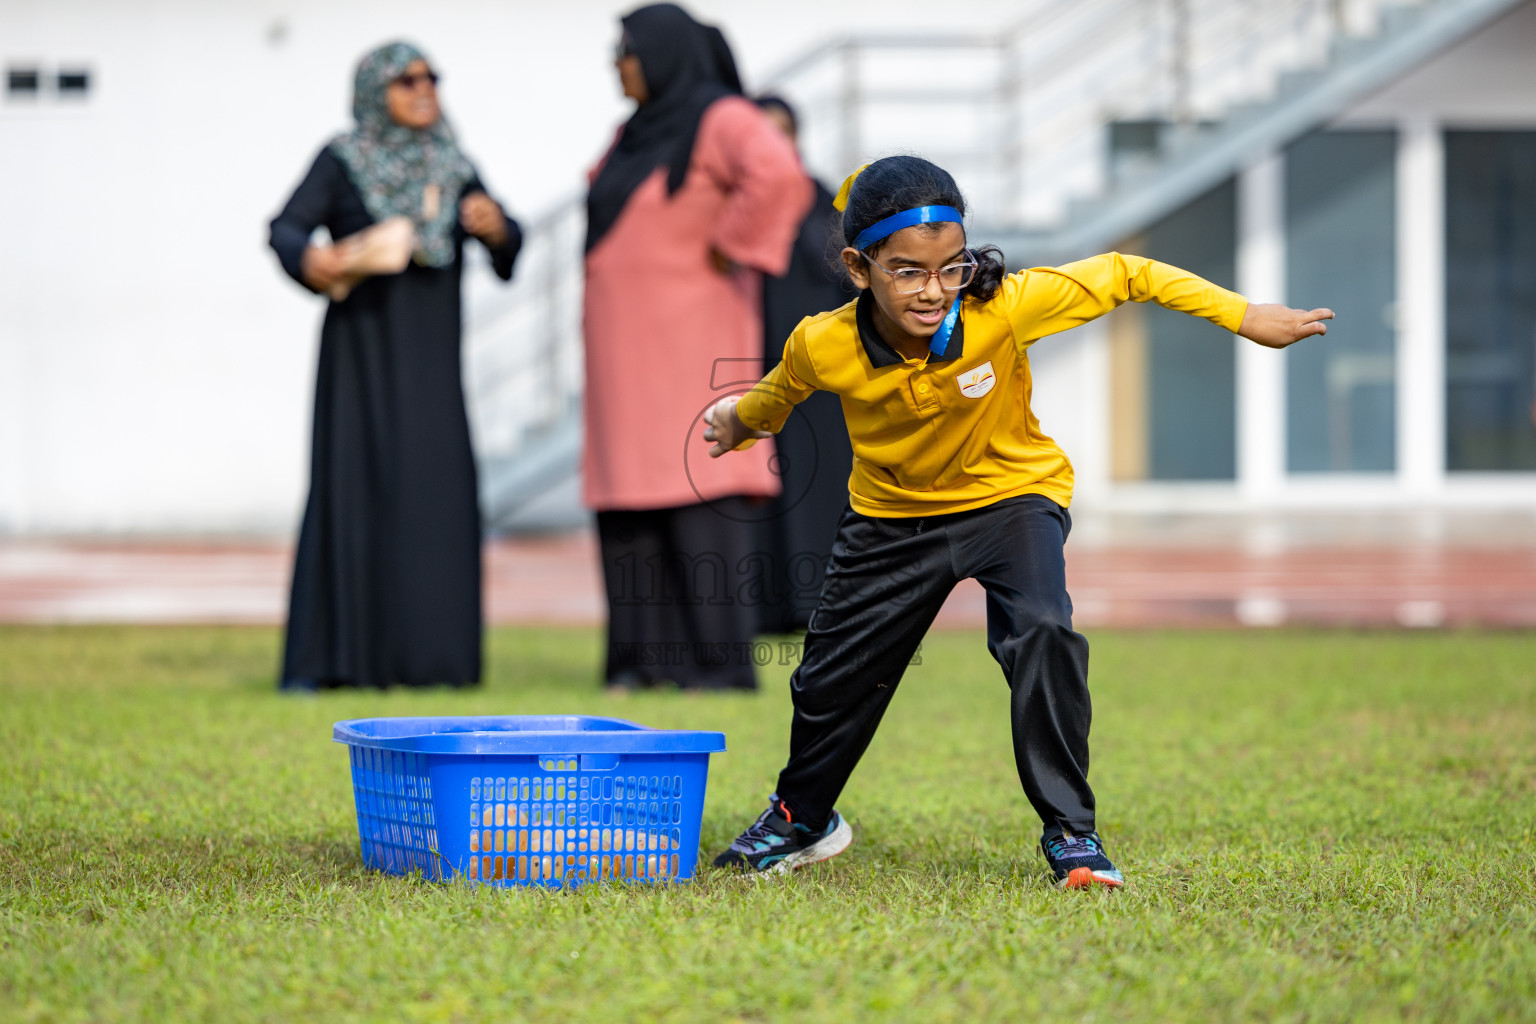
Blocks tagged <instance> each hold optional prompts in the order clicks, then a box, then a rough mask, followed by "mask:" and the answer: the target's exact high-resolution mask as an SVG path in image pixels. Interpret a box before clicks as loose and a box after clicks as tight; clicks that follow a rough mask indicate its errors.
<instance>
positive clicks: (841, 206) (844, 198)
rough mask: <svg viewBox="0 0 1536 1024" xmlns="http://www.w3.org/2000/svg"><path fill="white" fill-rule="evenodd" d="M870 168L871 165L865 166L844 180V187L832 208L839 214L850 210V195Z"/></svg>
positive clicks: (833, 202) (838, 191)
mask: <svg viewBox="0 0 1536 1024" xmlns="http://www.w3.org/2000/svg"><path fill="white" fill-rule="evenodd" d="M868 168H869V164H865V165H864V166H863V167H860V168H859V169H858V170H856V171H854V172H853V173H852V174H850V175H848V177H846V178H844V179H843V187H842V188H840V189H838V190H837V198H835V199H833V200H832V208H833V209H835V210H836V211H837V212H838V213H842V212H843V211H844V210H846V209H848V193H850V192H852V191H853V183H854V182H856V181H858V180H859V175H861V174H863V173H864V172H865V170H867V169H868Z"/></svg>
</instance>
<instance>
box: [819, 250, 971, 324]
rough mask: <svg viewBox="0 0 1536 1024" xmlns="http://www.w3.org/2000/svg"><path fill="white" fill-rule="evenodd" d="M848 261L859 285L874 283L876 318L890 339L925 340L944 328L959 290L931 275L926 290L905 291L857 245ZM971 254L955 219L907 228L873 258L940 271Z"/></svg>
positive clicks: (897, 265)
mask: <svg viewBox="0 0 1536 1024" xmlns="http://www.w3.org/2000/svg"><path fill="white" fill-rule="evenodd" d="M842 255H843V265H844V266H846V267H847V268H848V276H849V277H851V278H852V279H853V283H854V284H855V285H856V286H857V287H859V288H868V289H869V290H870V293H871V295H872V296H873V298H874V300H875V323H876V325H877V326H878V327H879V328H880V333H881V334H884V335H886V336H887V339H886V340H888V341H891V342H900V341H907V340H911V341H917V340H921V341H923V342H924V343H926V342H927V339H929V338H932V337H933V335H934V334H935V333H936V332H937V331H938V329H939V325H940V324H941V323H943V322H944V316H945V314H947V313H948V312H949V307H950V306H951V305H953V304H954V301H955V297H956V296H957V295H959V294H960V293H959V292H949V291H945V290H944V289H943V288H942V287H940V286H939V279H938V277H937V276H936V275H934V274H930V275H929V276H928V280H927V281H926V282H925V283H924V284H923V287H922V290H921V291H916V292H911V293H908V294H902V293H900V292H898V291H897V290H896V286H895V284H894V282H893V281H892V280H891V275H890V274H888V273H886V272H885V271H884V270H882V269H881V268H880V267H878V266H875V265H874V264H872V263H871V262H870V261H869V259H866V258H865V257H864V255H863V254H862V253H860V252H859V251H858V250H857V249H854V248H851V247H850V248H847V249H844V250H843V253H842ZM965 258H966V255H965V228H963V227H961V226H960V225H959V224H956V223H954V222H953V221H944V222H942V223H939V224H920V225H915V226H913V227H910V228H902V229H901V230H900V231H898V232H896V233H895V234H894V235H892V236H891V237H890V238H889V239H887V240H886V243H885V245H884V246H882V247H881V248H880V250H879V252H878V253H877V254H876V255H874V256H873V257H871V259H874V260H878V261H879V262H880V263H881V264H882V265H883V266H885V267H888V268H889V269H891V270H900V269H902V268H903V267H917V268H918V269H920V270H935V271H936V270H939V269H940V268H942V267H947V266H949V265H950V264H951V263H958V262H961V261H963V260H964V259H965Z"/></svg>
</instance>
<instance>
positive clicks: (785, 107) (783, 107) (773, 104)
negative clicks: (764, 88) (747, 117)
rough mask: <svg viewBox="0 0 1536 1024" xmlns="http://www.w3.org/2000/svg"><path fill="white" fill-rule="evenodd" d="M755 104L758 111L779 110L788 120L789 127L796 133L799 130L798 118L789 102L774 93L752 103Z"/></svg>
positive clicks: (760, 97)
mask: <svg viewBox="0 0 1536 1024" xmlns="http://www.w3.org/2000/svg"><path fill="white" fill-rule="evenodd" d="M752 102H753V103H756V104H757V109H759V110H780V111H783V112H784V116H785V117H787V118H789V126H790V127H791V128H793V129H794V130H795V131H796V132H798V131H799V130H800V117H799V115H797V114H796V113H795V108H794V107H792V106H790V105H789V100H786V99H785V98H784V97H782V96H780V95H778V94H776V93H771V92H770V93H767V94H765V95H763V96H759V97H757V99H755V100H753V101H752Z"/></svg>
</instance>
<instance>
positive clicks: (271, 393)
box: [0, 0, 1018, 532]
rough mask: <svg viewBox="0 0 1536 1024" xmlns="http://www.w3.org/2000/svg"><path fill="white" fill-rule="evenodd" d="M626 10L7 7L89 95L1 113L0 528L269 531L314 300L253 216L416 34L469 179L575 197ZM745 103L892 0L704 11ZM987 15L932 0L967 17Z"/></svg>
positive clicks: (1001, 5) (300, 431)
mask: <svg viewBox="0 0 1536 1024" xmlns="http://www.w3.org/2000/svg"><path fill="white" fill-rule="evenodd" d="M635 6H639V4H638V2H628V3H612V2H579V0H578V2H565V3H560V4H534V3H530V2H522V0H519V2H510V0H498V2H489V0H439V2H436V3H432V4H420V3H404V2H400V0H373V2H364V0H330V2H323V3H310V4H304V5H300V4H297V3H292V2H277V0H221V2H219V3H216V4H214V3H198V2H194V0H138V2H123V0H51V2H49V3H20V2H7V3H4V4H0V63H3V64H6V65H8V66H10V65H18V64H28V63H32V62H36V63H39V64H41V66H42V67H43V68H44V70H45V71H47V70H53V69H56V68H57V67H58V66H59V65H60V64H68V65H76V66H85V67H88V68H90V69H91V72H92V89H91V95H90V97H89V98H88V99H87V100H85V101H84V102H81V103H73V104H67V103H63V102H60V101H57V100H52V99H48V98H46V97H45V98H44V99H43V100H41V101H39V102H37V103H24V102H6V100H5V97H4V96H0V195H3V196H4V199H3V201H0V240H3V244H0V532H11V531H24V532H26V531H30V532H65V531H200V532H227V531H259V532H273V531H275V532H287V531H289V530H291V529H292V528H293V526H294V525H295V524H296V522H297V517H298V513H299V506H300V502H301V501H302V496H303V495H302V491H303V487H304V484H305V479H306V474H307V464H308V451H307V437H308V422H309V405H310V397H311V396H310V388H311V381H312V378H313V364H314V356H315V347H316V340H317V337H318V329H319V321H320V317H321V314H322V312H323V304H322V303H321V302H320V301H319V300H318V299H316V298H314V297H313V296H310V295H308V294H307V293H305V292H303V291H302V290H301V289H299V288H298V287H297V286H296V285H295V284H294V283H293V282H291V281H289V280H288V279H287V277H286V276H284V275H283V274H282V273H281V271H280V270H279V268H278V266H277V262H276V259H275V257H274V256H273V254H272V253H271V251H270V250H269V249H268V248H267V246H266V230H267V228H266V226H267V222H268V220H269V219H270V218H271V217H272V215H273V214H274V213H276V211H277V210H278V208H279V207H280V206H281V204H282V202H283V201H284V199H285V198H286V197H287V195H288V193H289V191H290V190H291V189H292V188H293V186H294V185H295V184H297V182H298V180H299V178H300V177H301V176H302V174H303V172H304V171H305V169H306V168H307V167H308V165H309V162H310V161H311V160H312V159H313V157H314V155H315V153H316V152H317V151H318V150H319V149H320V147H321V146H322V145H323V144H324V142H325V141H326V140H327V139H328V138H329V137H331V136H332V135H334V134H335V133H336V132H338V131H340V130H344V129H345V128H346V127H347V125H348V123H349V121H350V115H349V111H350V99H351V75H352V69H353V66H354V65H355V62H356V60H357V58H358V57H359V56H360V55H361V54H362V53H363V52H364V51H366V50H367V49H369V48H370V47H372V46H374V45H376V44H377V43H380V42H383V41H385V40H387V39H391V38H399V37H405V38H409V39H412V40H414V41H416V42H418V43H419V44H420V45H421V46H422V47H423V48H424V49H426V50H427V51H428V53H429V54H431V56H432V57H433V59H434V61H435V62H436V64H437V65H438V66H439V67H440V68H441V70H442V71H443V73H444V76H445V77H444V81H443V85H442V95H443V100H444V105H445V108H446V110H447V111H448V113H449V115H450V117H451V118H452V119H453V121H454V123H455V125H456V126H457V128H458V130H459V133H460V136H461V139H462V141H463V143H464V145H465V148H466V150H467V151H468V152H469V153H470V154H471V155H472V156H473V157H474V158H475V160H476V162H477V164H478V165H479V168H480V170H481V172H482V174H483V175H484V177H485V179H486V181H487V183H488V185H489V186H490V187H491V188H492V189H493V190H494V191H495V192H496V193H497V194H498V195H499V196H500V197H502V198H503V199H504V200H505V201H506V202H507V203H508V204H509V206H510V207H511V209H512V210H513V211H514V212H515V213H517V214H519V215H521V216H524V217H527V216H529V215H536V214H537V213H538V212H539V211H541V210H543V209H545V208H547V207H549V206H550V205H551V204H553V203H554V202H555V201H557V200H558V199H560V198H562V197H564V196H567V195H570V194H572V193H574V192H576V191H578V190H579V189H580V188H581V186H582V183H583V181H584V178H583V174H584V171H585V169H586V168H587V167H588V166H589V165H590V163H591V162H592V161H593V160H594V159H595V158H596V157H597V156H598V155H599V154H600V152H601V151H602V149H603V148H604V147H605V146H606V144H607V142H608V140H610V139H611V138H612V134H613V131H614V129H615V127H616V126H617V124H618V123H619V122H620V121H621V120H622V119H623V118H624V117H625V116H626V115H627V109H628V105H627V104H626V103H625V101H623V100H622V99H621V98H620V96H619V95H618V90H617V86H616V83H615V81H614V73H613V69H612V64H611V58H610V54H611V52H612V46H613V43H614V42H615V41H616V39H617V35H618V29H617V22H616V18H617V15H618V14H619V13H621V12H622V11H624V10H628V9H631V8H633V7H635ZM689 6H690V8H691V9H692V10H693V11H694V12H695V14H696V15H698V16H699V17H700V18H702V19H704V20H708V21H714V22H716V23H719V24H721V25H722V26H723V27H724V29H725V31H726V33H727V35H728V37H729V38H730V39H731V41H732V43H733V45H734V46H735V49H736V53H737V57H738V60H739V62H740V63H741V65H742V70H743V74H744V77H745V78H746V79H747V84H748V86H749V88H750V87H751V85H752V84H753V83H754V82H757V81H761V79H762V77H763V76H764V75H766V74H767V73H769V72H771V71H772V69H773V68H774V67H776V66H778V65H780V64H781V63H783V62H785V61H787V60H788V59H789V58H790V57H792V56H794V55H795V54H798V53H800V52H801V51H803V50H805V49H807V48H809V47H810V46H812V45H814V44H816V43H818V42H820V41H822V40H824V39H826V38H828V37H829V36H834V35H837V34H840V33H843V32H846V31H848V30H850V29H852V28H855V27H868V26H870V25H881V24H886V23H887V22H888V19H889V16H890V10H891V8H890V6H889V4H886V3H877V2H871V0H854V2H845V3H839V4H835V5H828V4H824V3H816V2H810V0H779V2H776V3H773V4H747V3H741V2H736V3H731V2H724V0H697V2H692V3H690V4H689ZM1017 6H1018V5H1017V4H1016V3H1010V2H1005V0H990V2H989V0H964V2H959V3H956V4H952V5H950V6H949V7H948V8H946V10H947V12H948V14H949V15H950V16H952V17H953V18H955V19H958V20H959V21H963V22H965V23H967V24H971V25H985V24H987V23H989V22H990V21H991V20H994V19H996V18H999V17H1001V16H1003V15H1004V14H1005V13H1006V12H1009V11H1012V10H1014V9H1015V8H1016V7H1017Z"/></svg>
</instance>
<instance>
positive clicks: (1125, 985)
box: [0, 628, 1536, 1024]
mask: <svg viewBox="0 0 1536 1024" xmlns="http://www.w3.org/2000/svg"><path fill="white" fill-rule="evenodd" d="M1091 640H1092V642H1093V645H1094V650H1093V686H1094V693H1095V703H1096V711H1097V715H1096V719H1095V722H1094V768H1093V775H1092V778H1093V781H1094V783H1095V787H1096V789H1097V791H1098V794H1099V800H1100V813H1101V817H1100V828H1101V831H1102V832H1103V834H1104V836H1105V838H1106V841H1107V842H1108V843H1109V848H1110V852H1111V854H1112V855H1114V856H1115V857H1116V859H1117V860H1118V862H1119V864H1120V866H1121V867H1122V868H1123V869H1124V870H1125V873H1126V877H1127V879H1128V880H1129V884H1128V885H1127V887H1126V888H1125V889H1124V890H1122V891H1120V892H1114V893H1106V892H1092V893H1061V892H1057V891H1055V890H1054V889H1052V888H1051V887H1050V886H1049V885H1048V884H1047V881H1046V876H1045V872H1044V861H1043V860H1042V859H1041V857H1040V855H1039V852H1038V850H1037V848H1036V846H1035V839H1036V837H1037V835H1038V825H1037V823H1035V822H1033V821H1032V820H1031V818H1032V815H1031V814H1030V812H1029V810H1028V807H1027V805H1026V803H1025V802H1024V800H1023V797H1022V795H1021V794H1020V792H1019V788H1018V782H1017V778H1016V776H1015V775H1014V770H1013V764H1012V755H1011V751H1010V747H1009V743H1008V734H1007V730H1008V725H1007V701H1006V690H1005V687H1004V684H1003V682H1002V680H1001V675H1000V673H999V672H998V671H997V669H996V668H995V666H993V665H992V663H991V662H990V661H989V660H988V657H987V654H986V651H985V646H984V644H983V643H982V641H981V640H980V638H979V637H977V636H975V635H972V634H969V633H950V634H936V635H934V636H932V637H930V638H929V641H928V643H927V644H926V645H925V647H924V650H923V660H922V664H921V666H918V667H915V668H913V669H912V670H911V671H910V672H909V674H908V676H907V679H906V681H905V682H904V684H903V692H902V693H901V694H900V695H899V696H898V697H897V699H896V701H895V703H894V705H893V708H892V711H891V713H890V715H889V716H888V717H887V719H886V722H885V725H884V727H883V728H882V731H881V733H880V735H879V737H878V738H877V739H876V741H875V744H874V747H873V748H872V749H871V751H870V753H869V755H868V757H867V758H866V759H865V762H864V764H863V765H862V766H861V767H860V770H859V772H858V773H857V774H856V775H855V777H854V781H853V783H852V785H851V786H850V787H849V789H848V791H847V792H846V793H845V794H844V797H843V799H842V801H841V809H842V810H843V812H844V814H845V815H846V816H847V817H848V818H849V819H850V820H851V821H852V822H853V824H854V829H855V844H854V847H853V849H852V850H851V851H849V853H848V854H846V855H844V856H843V857H840V858H838V859H837V860H835V861H832V862H829V863H827V864H825V865H820V866H818V867H815V868H812V869H809V870H807V871H803V872H801V873H799V874H797V875H795V876H793V877H792V878H788V879H777V880H767V881H763V882H754V881H752V880H748V879H741V878H737V877H732V876H728V875H724V874H722V873H718V872H714V871H712V870H707V869H706V870H701V872H700V874H699V877H698V878H697V879H696V880H695V881H694V882H693V883H691V884H689V885H685V886H673V887H667V888H645V887H637V888H633V889H627V888H624V887H622V886H618V885H609V886H603V887H589V888H586V889H583V890H579V891H576V892H539V891H521V890H513V891H491V890H481V889H472V888H467V887H463V886H440V885H434V884H428V883H423V882H419V881H414V880H409V879H401V878H393V877H385V876H382V875H378V874H372V873H369V872H366V871H364V870H363V869H362V866H361V862H360V859H359V854H358V845H357V832H356V823H355V819H354V817H353V807H352V800H351V791H350V785H349V780H348V775H347V768H346V752H345V750H344V748H342V747H340V746H337V745H334V744H332V743H330V742H329V737H330V726H331V723H332V722H333V721H335V720H337V719H340V718H348V717H358V716H364V715H408V714H471V713H513V714H516V713H536V712H561V713H569V712H585V713H597V714H618V715H621V716H623V717H628V718H633V719H635V720H638V721H641V722H645V723H647V724H650V725H656V726H671V727H686V728H700V729H719V730H722V731H724V732H725V733H726V735H727V738H728V741H729V744H730V752H729V753H727V754H725V755H719V756H716V757H715V759H714V760H713V762H712V767H711V781H710V788H709V800H708V804H707V806H706V809H705V818H704V846H705V851H706V854H712V853H713V852H715V850H717V849H718V848H720V847H721V846H723V845H724V844H725V843H726V842H728V841H729V840H730V838H731V836H732V835H734V834H735V832H736V831H738V830H739V829H740V828H741V827H742V826H743V825H744V824H745V823H746V822H748V821H750V819H751V818H752V817H753V816H754V815H755V814H757V812H758V811H759V810H760V809H761V805H762V803H763V799H764V797H765V796H766V794H767V793H768V792H769V790H770V789H771V788H772V785H773V780H774V777H775V774H776V771H777V769H778V767H779V765H780V763H781V761H782V758H783V753H784V750H785V748H786V743H787V735H788V725H789V701H788V695H787V691H786V687H785V681H786V679H787V677H788V673H789V669H788V668H787V667H780V666H773V667H772V668H770V669H768V670H767V671H766V672H765V680H764V681H765V684H766V685H765V688H764V691H763V693H762V694H761V695H758V696H735V697H731V696H720V697H702V698H698V697H690V698H684V697H680V696H678V695H675V694H674V695H659V696H652V695H646V696H640V697H634V698H630V699H627V700H625V699H618V698H608V697H605V696H603V695H600V694H599V693H598V692H596V689H595V685H594V674H595V665H596V664H597V654H598V637H597V636H596V634H595V633H594V632H592V631H586V630H574V631H562V630H507V631H500V632H497V633H495V634H494V635H493V636H492V637H491V639H490V649H489V653H490V664H489V670H488V682H487V685H486V686H485V688H484V689H483V690H481V691H479V692H473V693H448V692H429V693H403V692H394V693H389V694H374V693H358V694H350V693H349V694H334V695H327V696H323V697H319V698H308V699H306V698H283V697H279V696H278V695H276V694H275V693H274V692H273V691H272V689H271V678H272V674H273V670H274V666H275V663H276V658H277V643H278V638H277V636H276V634H275V633H274V632H272V631H270V630H258V629H214V628H199V629H191V628H187V629H182V628H175V629H172V628H166V629H153V628H137V629H130V628H123V629H107V628H77V629H31V628H5V629H0V744H3V756H0V1019H3V1020H8V1021H9V1020H26V1021H76V1020H78V1021H114V1020H156V1021H160V1020H208V1021H247V1020H251V1021H256V1020H272V1021H296V1020H325V1021H330V1020H351V1019H376V1020H402V1021H415V1020H427V1021H437V1020H442V1021H466V1022H477V1024H478V1022H487V1024H489V1022H496V1021H511V1020H532V1021H546V1020H548V1021H555V1020H560V1021H566V1020H594V1021H605V1022H614V1021H621V1022H628V1021H645V1022H656V1021H673V1020H678V1021H682V1020H700V1021H721V1020H746V1021H780V1020H791V1019H801V1020H805V1019H812V1020H817V1021H826V1020H912V1021H949V1020H955V1021H971V1020H1009V1021H1013V1020H1042V1019H1049V1020H1072V1021H1091V1020H1100V1021H1116V1022H1132V1021H1166V1020H1235V1019H1262V1020H1294V1021H1303V1020H1305V1021H1362V1020H1393V1019H1407V1020H1423V1021H1442V1020H1521V1019H1524V1020H1531V1019H1536V636H1530V635H1516V634H1478V633H1465V634H1456V633H1452V634H1412V635H1408V634H1388V633H1380V634H1347V633H1303V632H1248V633H1198V634H1189V633H1183V634H1173V633H1170V634H1157V633H1102V634H1097V635H1094V636H1092V637H1091ZM808 1014H809V1015H810V1016H809V1017H808V1016H807V1015H808Z"/></svg>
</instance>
